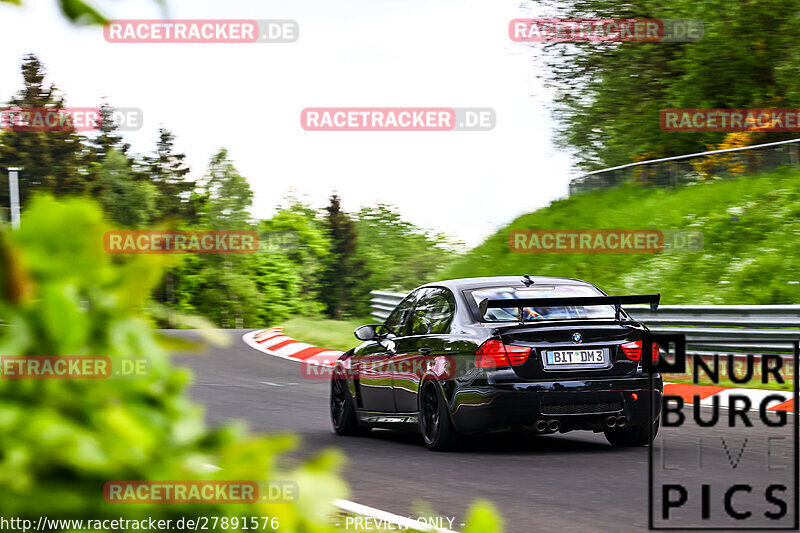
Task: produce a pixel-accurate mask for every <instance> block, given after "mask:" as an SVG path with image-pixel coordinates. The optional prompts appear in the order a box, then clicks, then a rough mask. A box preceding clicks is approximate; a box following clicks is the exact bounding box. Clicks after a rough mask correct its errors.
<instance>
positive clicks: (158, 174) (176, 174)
mask: <svg viewBox="0 0 800 533" xmlns="http://www.w3.org/2000/svg"><path fill="white" fill-rule="evenodd" d="M174 145H175V136H174V135H173V134H172V132H170V131H169V130H167V129H164V128H159V130H158V142H157V144H156V151H155V153H154V154H153V155H152V156H150V157H147V158H146V159H145V171H146V172H147V174H148V176H149V178H150V180H152V182H153V184H154V185H155V186H156V188H157V189H158V192H159V201H158V206H157V211H158V217H159V219H161V220H173V219H182V220H185V221H187V222H192V221H195V220H196V219H197V215H198V213H197V211H198V209H199V205H198V203H199V200H198V198H197V196H196V188H197V183H196V182H195V181H194V180H192V179H190V178H189V177H188V174H189V172H190V171H191V169H190V168H189V167H188V166H186V163H185V159H186V155H185V154H180V153H175V148H174Z"/></svg>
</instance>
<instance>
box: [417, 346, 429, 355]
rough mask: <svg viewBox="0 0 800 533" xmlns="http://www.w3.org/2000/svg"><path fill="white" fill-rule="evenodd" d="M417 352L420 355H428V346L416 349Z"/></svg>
mask: <svg viewBox="0 0 800 533" xmlns="http://www.w3.org/2000/svg"><path fill="white" fill-rule="evenodd" d="M417 353H418V354H420V355H430V354H431V349H430V348H428V347H427V346H423V347H422V348H420V349H419V350H417Z"/></svg>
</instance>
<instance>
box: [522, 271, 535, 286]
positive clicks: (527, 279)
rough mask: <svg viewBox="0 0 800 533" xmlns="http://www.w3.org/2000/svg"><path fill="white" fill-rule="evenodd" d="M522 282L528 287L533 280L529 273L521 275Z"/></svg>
mask: <svg viewBox="0 0 800 533" xmlns="http://www.w3.org/2000/svg"><path fill="white" fill-rule="evenodd" d="M522 283H524V284H525V286H526V287H530V286H531V285H533V284H534V283H535V282H534V281H533V280H532V279H531V277H530V275H529V274H525V275H524V276H522Z"/></svg>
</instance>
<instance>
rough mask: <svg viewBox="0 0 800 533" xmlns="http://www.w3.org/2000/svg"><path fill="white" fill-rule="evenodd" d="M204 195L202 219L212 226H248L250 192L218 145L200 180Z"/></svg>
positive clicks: (217, 227)
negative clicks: (203, 217) (204, 203)
mask: <svg viewBox="0 0 800 533" xmlns="http://www.w3.org/2000/svg"><path fill="white" fill-rule="evenodd" d="M203 189H204V193H205V198H206V205H205V213H204V215H205V219H206V220H207V221H208V223H209V224H211V225H212V226H213V227H214V228H215V229H234V228H239V227H243V226H245V225H247V223H248V221H249V219H250V213H249V209H250V206H251V205H252V203H253V191H252V190H251V189H250V184H249V183H247V179H246V178H245V177H244V176H242V175H241V174H239V171H238V170H236V167H234V166H233V162H232V161H231V160H230V158H229V157H228V151H227V150H226V149H225V148H221V149H220V150H219V151H218V152H217V153H216V154H214V156H212V158H211V162H210V163H209V165H208V171H207V172H206V178H205V181H204V183H203Z"/></svg>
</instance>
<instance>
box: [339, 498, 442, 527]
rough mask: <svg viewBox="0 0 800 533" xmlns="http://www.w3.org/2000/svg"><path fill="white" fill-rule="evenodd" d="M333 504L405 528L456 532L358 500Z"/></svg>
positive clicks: (349, 511) (343, 509) (350, 511)
mask: <svg viewBox="0 0 800 533" xmlns="http://www.w3.org/2000/svg"><path fill="white" fill-rule="evenodd" d="M333 505H334V506H336V507H338V508H339V509H341V510H342V511H346V512H348V513H353V514H359V515H362V516H369V517H370V518H375V519H378V520H383V521H384V522H386V523H390V524H396V525H398V526H400V527H403V528H408V529H416V530H418V531H431V532H434V531H435V532H440V533H456V532H455V531H453V530H452V529H439V528H435V527H433V526H431V525H429V524H426V523H424V522H418V521H417V520H414V519H413V518H408V517H405V516H400V515H396V514H394V513H390V512H388V511H381V510H380V509H375V508H374V507H369V506H367V505H363V504H360V503H356V502H351V501H350V500H334V501H333Z"/></svg>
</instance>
